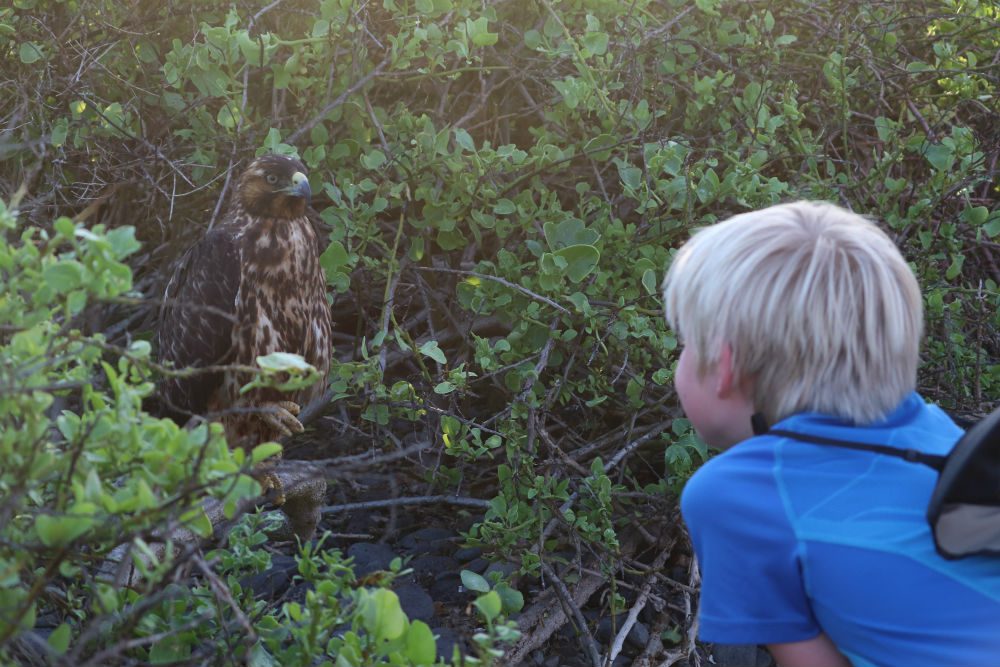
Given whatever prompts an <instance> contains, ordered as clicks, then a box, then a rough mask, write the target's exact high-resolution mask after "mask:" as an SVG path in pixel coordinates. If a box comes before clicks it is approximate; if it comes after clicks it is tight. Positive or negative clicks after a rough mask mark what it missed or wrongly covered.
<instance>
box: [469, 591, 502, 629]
mask: <svg viewBox="0 0 1000 667" xmlns="http://www.w3.org/2000/svg"><path fill="white" fill-rule="evenodd" d="M473 604H474V605H476V608H477V609H478V610H479V611H480V612H481V613H482V615H483V617H484V618H486V620H487V621H489V622H492V621H493V619H494V618H496V617H497V616H499V615H500V611H501V610H502V609H503V604H502V603H501V602H500V596H499V595H498V594H497V592H496V591H490V592H489V593H486V594H485V595H480V596H479V597H478V598H476V601H475V602H474V603H473Z"/></svg>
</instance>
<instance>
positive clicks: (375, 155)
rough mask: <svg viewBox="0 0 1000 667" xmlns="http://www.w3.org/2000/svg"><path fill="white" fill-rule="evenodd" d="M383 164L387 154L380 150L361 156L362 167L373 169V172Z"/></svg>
mask: <svg viewBox="0 0 1000 667" xmlns="http://www.w3.org/2000/svg"><path fill="white" fill-rule="evenodd" d="M383 164H385V153H383V152H382V151H380V150H378V149H375V150H373V151H369V152H367V153H365V154H364V155H362V156H361V165H362V166H363V167H364V168H365V169H371V170H372V171H375V170H376V169H378V168H379V167H381V166H382V165H383Z"/></svg>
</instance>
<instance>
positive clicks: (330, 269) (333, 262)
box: [319, 241, 351, 281]
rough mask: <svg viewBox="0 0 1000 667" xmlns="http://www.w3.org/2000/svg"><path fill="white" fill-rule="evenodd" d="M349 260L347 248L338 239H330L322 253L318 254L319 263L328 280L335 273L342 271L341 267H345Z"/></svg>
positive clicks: (331, 278)
mask: <svg viewBox="0 0 1000 667" xmlns="http://www.w3.org/2000/svg"><path fill="white" fill-rule="evenodd" d="M350 261H351V258H350V256H349V255H348V254H347V249H346V248H344V244H343V243H341V242H340V241H331V242H330V245H329V246H327V248H326V250H324V251H323V254H322V255H320V256H319V265H320V266H322V267H323V271H324V273H326V279H327V280H328V281H330V280H333V279H334V276H336V274H338V273H343V271H342V270H341V269H342V268H344V267H346V266H347V265H348V264H349V263H350Z"/></svg>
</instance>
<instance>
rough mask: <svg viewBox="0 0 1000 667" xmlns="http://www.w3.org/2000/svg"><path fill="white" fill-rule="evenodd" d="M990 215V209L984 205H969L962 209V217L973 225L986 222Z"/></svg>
mask: <svg viewBox="0 0 1000 667" xmlns="http://www.w3.org/2000/svg"><path fill="white" fill-rule="evenodd" d="M989 217H990V209H988V208H986V207H985V206H970V207H968V208H967V209H965V210H964V211H962V219H963V220H965V221H966V222H967V223H969V224H970V225H972V226H974V227H978V226H979V225H981V224H983V223H984V222H986V219H987V218H989Z"/></svg>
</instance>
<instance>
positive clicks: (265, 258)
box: [157, 155, 332, 491]
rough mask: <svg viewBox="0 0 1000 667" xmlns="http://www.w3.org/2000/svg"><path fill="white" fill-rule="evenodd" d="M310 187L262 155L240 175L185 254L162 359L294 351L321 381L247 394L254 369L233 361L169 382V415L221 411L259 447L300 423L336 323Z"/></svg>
mask: <svg viewBox="0 0 1000 667" xmlns="http://www.w3.org/2000/svg"><path fill="white" fill-rule="evenodd" d="M310 194H311V193H310V189H309V180H308V178H307V177H306V170H305V167H304V166H303V165H302V163H301V162H299V161H298V160H296V159H293V158H290V157H285V156H280V155H265V156H263V157H260V158H257V159H256V160H254V161H253V162H252V163H251V164H250V166H249V167H248V168H247V169H246V171H245V172H244V173H243V174H242V175H241V176H240V178H239V181H238V183H237V185H236V189H235V193H234V196H233V200H232V203H231V204H230V208H229V211H228V212H227V214H226V215H225V217H224V219H223V221H222V222H221V224H220V225H218V226H217V227H215V228H214V229H212V230H210V231H209V232H208V233H207V234H205V236H204V237H203V238H202V239H201V240H200V241H198V242H197V243H196V244H195V245H194V246H193V247H191V248H190V249H189V250H188V251H187V252H186V253H185V254H184V255H183V256H182V257H181V260H180V262H179V263H178V265H177V266H176V268H175V270H174V272H173V275H172V277H171V278H170V281H169V282H168V284H167V288H166V293H165V294H164V299H163V305H162V307H161V310H160V317H159V326H158V328H157V343H158V348H159V355H160V360H161V361H162V362H165V363H166V362H169V363H172V364H173V366H174V367H175V368H188V367H195V368H198V367H202V368H204V367H210V366H211V367H216V366H253V365H255V364H256V359H257V357H258V356H260V355H266V354H270V353H272V352H292V353H296V354H299V355H301V356H302V357H304V358H305V360H306V361H307V362H309V363H310V364H312V365H313V366H314V367H315V368H316V369H317V370H318V371H319V372H320V377H321V378H322V379H323V381H320V382H316V383H314V384H313V385H311V386H310V387H308V388H306V389H302V390H299V391H296V392H288V393H285V392H279V391H277V390H275V389H253V390H251V391H250V392H248V393H247V394H245V395H243V396H241V395H240V393H239V390H240V387H242V386H243V385H244V384H246V383H247V382H248V381H249V380H250V377H251V376H250V375H249V374H247V373H246V372H245V371H240V370H239V369H235V368H230V369H220V370H214V371H211V372H208V371H206V372H204V373H196V374H194V375H190V376H188V377H172V378H168V379H166V380H164V381H163V382H162V383H161V385H160V401H161V403H162V404H163V405H164V407H165V409H166V411H167V412H168V413H170V416H172V417H174V418H175V419H177V420H178V421H182V423H183V421H186V420H187V419H188V418H189V417H191V416H192V415H209V416H212V417H213V418H219V419H220V421H221V422H222V424H223V426H224V428H225V431H226V438H227V440H228V442H229V444H230V446H239V447H244V448H252V447H254V446H256V445H258V444H260V443H261V442H265V441H269V440H277V439H278V438H280V437H281V436H285V435H290V434H291V433H292V432H299V431H301V430H302V425H301V423H299V421H298V419H297V418H296V416H297V415H298V414H299V411H300V408H301V406H302V405H305V404H306V403H308V402H309V401H310V400H312V399H313V398H314V397H316V396H317V395H319V394H321V393H322V392H323V390H324V388H325V385H326V382H325V379H326V376H327V374H328V372H329V369H330V359H331V351H332V340H331V338H332V327H331V320H330V306H329V303H328V302H327V298H326V278H325V276H324V273H323V269H322V267H321V266H320V263H319V247H318V239H317V236H316V232H315V231H314V229H313V226H312V224H311V223H310V221H309V219H308V217H307V213H306V211H307V208H308V205H309V200H310ZM272 481H274V482H276V480H272ZM279 491H280V489H279Z"/></svg>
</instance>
